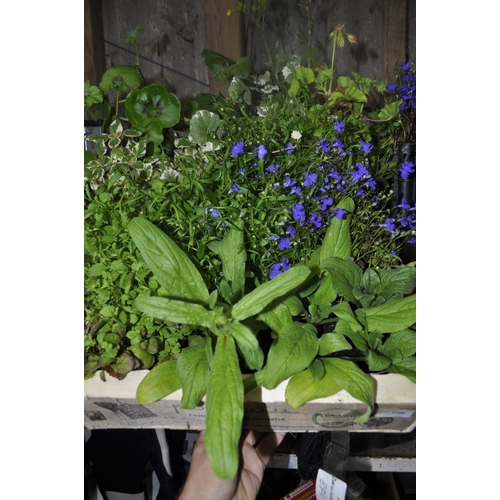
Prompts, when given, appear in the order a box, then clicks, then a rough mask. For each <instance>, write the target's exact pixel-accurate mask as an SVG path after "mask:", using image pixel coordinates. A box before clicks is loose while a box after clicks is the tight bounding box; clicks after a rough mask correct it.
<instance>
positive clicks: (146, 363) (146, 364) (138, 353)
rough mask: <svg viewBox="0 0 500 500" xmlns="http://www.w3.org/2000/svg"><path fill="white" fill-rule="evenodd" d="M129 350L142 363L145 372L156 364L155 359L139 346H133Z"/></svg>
mask: <svg viewBox="0 0 500 500" xmlns="http://www.w3.org/2000/svg"><path fill="white" fill-rule="evenodd" d="M128 350H129V351H130V352H131V353H132V354H133V355H134V356H135V357H136V358H137V359H138V360H139V361H140V362H141V364H142V368H143V369H144V370H149V369H150V368H151V367H152V366H153V365H154V363H155V357H154V356H153V355H152V354H150V353H149V352H148V351H146V350H145V349H143V348H142V347H140V346H138V345H132V346H130V347H129V348H128Z"/></svg>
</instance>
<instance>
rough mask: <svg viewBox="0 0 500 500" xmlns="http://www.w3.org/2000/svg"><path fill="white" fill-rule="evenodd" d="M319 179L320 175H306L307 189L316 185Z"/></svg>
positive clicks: (305, 183) (305, 184)
mask: <svg viewBox="0 0 500 500" xmlns="http://www.w3.org/2000/svg"><path fill="white" fill-rule="evenodd" d="M317 178H318V174H314V173H313V174H308V173H306V174H305V181H304V186H305V187H310V186H313V185H314V184H316V180H317Z"/></svg>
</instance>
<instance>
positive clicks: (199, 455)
mask: <svg viewBox="0 0 500 500" xmlns="http://www.w3.org/2000/svg"><path fill="white" fill-rule="evenodd" d="M285 434H286V433H282V432H271V433H269V434H267V435H265V436H264V438H263V439H262V440H261V441H260V442H258V439H259V434H258V433H257V432H256V431H253V430H252V431H246V432H244V434H243V435H242V438H241V441H240V450H241V457H240V467H239V470H238V473H237V474H236V476H235V477H234V478H233V479H229V480H225V479H220V478H219V477H218V476H217V475H216V474H215V473H214V472H213V470H212V468H211V466H210V462H209V461H208V455H207V451H206V448H205V441H204V438H205V431H201V432H200V435H199V437H198V441H197V442H196V445H195V447H194V449H193V456H192V459H191V467H190V469H189V474H188V477H187V480H186V483H185V485H184V488H183V490H182V493H181V495H180V497H179V500H205V499H206V500H255V498H257V494H258V492H259V489H260V485H261V484H262V478H263V476H264V470H265V468H266V466H267V464H268V462H269V460H270V458H271V456H272V454H273V452H274V450H275V449H276V448H277V447H278V446H279V444H280V443H281V441H283V438H284V437H285ZM256 443H257V446H255V444H256Z"/></svg>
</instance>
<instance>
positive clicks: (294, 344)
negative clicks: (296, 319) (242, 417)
mask: <svg viewBox="0 0 500 500" xmlns="http://www.w3.org/2000/svg"><path fill="white" fill-rule="evenodd" d="M310 327H312V325H307V326H306V325H303V324H301V323H289V324H287V325H285V326H283V328H282V329H281V331H280V332H279V334H278V338H277V339H276V340H274V341H273V343H272V345H271V348H270V349H269V354H268V356H267V363H266V366H265V368H264V379H263V381H262V385H263V386H264V387H265V388H266V389H274V388H275V387H276V386H277V385H278V384H279V383H280V382H282V381H283V380H286V379H287V378H289V377H291V376H293V375H295V374H296V373H298V372H300V371H302V370H303V369H304V368H307V367H308V366H309V364H310V363H311V362H312V360H313V359H314V358H315V356H316V354H317V353H318V347H319V342H318V338H317V337H316V335H315V334H314V333H313V331H311V330H310ZM313 328H314V327H313Z"/></svg>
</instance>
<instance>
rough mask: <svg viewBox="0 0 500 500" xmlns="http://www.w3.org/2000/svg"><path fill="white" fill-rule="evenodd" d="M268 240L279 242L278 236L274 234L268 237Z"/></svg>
mask: <svg viewBox="0 0 500 500" xmlns="http://www.w3.org/2000/svg"><path fill="white" fill-rule="evenodd" d="M269 239H270V240H271V241H277V240H279V239H280V237H279V236H277V235H275V234H273V235H272V236H269Z"/></svg>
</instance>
